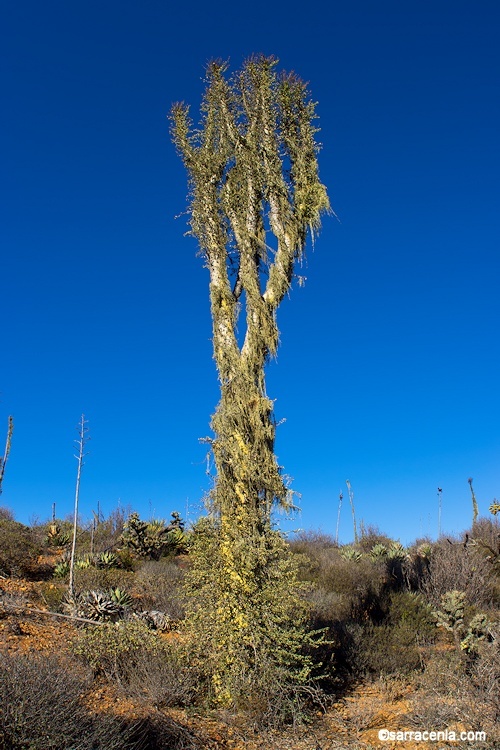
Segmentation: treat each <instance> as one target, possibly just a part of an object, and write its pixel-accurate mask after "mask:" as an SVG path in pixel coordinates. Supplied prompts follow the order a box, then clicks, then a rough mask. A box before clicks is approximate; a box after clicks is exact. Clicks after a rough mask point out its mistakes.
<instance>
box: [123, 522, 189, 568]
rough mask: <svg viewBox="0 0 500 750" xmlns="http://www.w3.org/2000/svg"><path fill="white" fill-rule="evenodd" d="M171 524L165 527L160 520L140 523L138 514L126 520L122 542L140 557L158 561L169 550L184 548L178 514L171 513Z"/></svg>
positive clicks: (184, 542)
mask: <svg viewBox="0 0 500 750" xmlns="http://www.w3.org/2000/svg"><path fill="white" fill-rule="evenodd" d="M172 518H173V521H172V523H170V524H168V525H166V524H165V521H164V520H162V519H154V520H152V521H150V522H149V523H146V522H145V521H141V519H140V518H139V514H138V513H132V514H131V515H130V517H129V518H128V520H127V522H126V524H125V527H124V530H123V534H122V540H123V543H124V544H125V546H126V547H128V548H129V549H130V550H132V551H133V552H135V553H136V554H137V555H140V556H141V557H150V558H152V559H153V560H158V559H159V558H160V557H161V556H162V555H164V554H166V553H167V552H169V551H170V550H174V551H181V550H183V549H184V548H185V546H186V538H185V535H184V532H183V530H182V529H183V526H184V524H183V522H182V521H181V519H180V516H179V514H178V513H172Z"/></svg>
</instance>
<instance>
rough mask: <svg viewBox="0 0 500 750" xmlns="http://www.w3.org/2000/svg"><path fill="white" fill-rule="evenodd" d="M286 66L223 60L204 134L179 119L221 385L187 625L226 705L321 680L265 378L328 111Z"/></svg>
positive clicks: (316, 207) (210, 82)
mask: <svg viewBox="0 0 500 750" xmlns="http://www.w3.org/2000/svg"><path fill="white" fill-rule="evenodd" d="M276 65H277V60H275V59H274V58H266V57H263V56H260V57H254V58H251V59H249V60H247V61H246V62H245V64H244V65H243V68H242V69H241V70H240V71H239V72H237V73H235V74H234V75H233V76H231V77H227V76H226V72H227V66H226V65H225V64H224V63H220V62H214V63H212V64H210V65H209V67H208V71H207V87H206V91H205V95H204V98H203V102H202V106H201V113H202V117H201V123H200V125H199V127H198V128H195V127H193V124H192V122H191V120H190V117H189V107H187V106H186V105H184V104H177V105H175V106H174V107H173V109H172V114H171V120H172V137H173V141H174V143H175V145H176V147H177V149H178V151H179V153H180V155H181V157H182V159H183V161H184V164H185V166H186V169H187V171H188V175H189V184H190V206H189V209H190V215H191V222H190V224H191V233H192V234H193V235H194V236H195V237H196V238H197V239H198V242H199V246H200V253H201V255H202V256H203V258H204V260H205V264H206V267H207V268H208V270H209V273H210V290H209V291H210V303H211V314H212V330H213V350H214V359H215V363H216V366H217V370H218V375H219V381H220V385H221V399H220V402H219V405H218V407H217V410H216V412H215V414H214V415H213V417H212V423H211V426H212V429H213V431H214V437H213V438H208V439H207V440H208V442H209V443H210V444H211V447H212V451H213V455H214V459H215V465H216V469H217V476H216V480H215V486H214V488H213V491H212V493H211V495H210V498H209V502H208V505H209V511H210V521H208V522H207V526H206V527H204V529H203V532H202V533H201V532H200V533H198V535H197V536H196V538H195V541H194V542H193V543H192V546H191V558H192V560H193V568H192V571H191V573H190V575H189V576H188V593H189V596H190V601H191V609H190V611H189V613H188V618H187V622H188V629H190V630H191V632H192V634H193V640H194V641H196V642H198V643H199V644H201V652H200V659H202V660H203V663H204V665H205V667H206V674H207V676H208V679H209V684H210V690H211V691H212V693H213V696H214V698H215V700H216V702H217V703H219V704H223V705H233V704H236V703H238V701H239V699H240V697H243V696H244V695H245V694H246V695H247V696H248V695H249V694H251V693H252V692H254V691H255V690H256V691H257V692H258V693H259V695H261V696H262V695H263V694H264V693H265V692H266V691H265V690H264V688H263V684H262V680H263V679H264V678H263V675H264V674H266V675H267V677H266V679H265V680H264V681H265V682H266V684H272V683H273V681H274V683H276V684H279V685H281V686H283V685H284V684H285V683H287V684H288V685H289V688H290V689H295V687H296V686H297V685H300V684H305V682H306V681H307V678H308V675H309V671H310V665H309V663H308V660H307V659H306V658H305V657H302V656H301V655H300V653H299V652H300V649H301V646H302V644H303V642H304V641H307V639H308V637H307V636H306V634H305V621H306V615H305V611H304V608H303V605H302V603H301V598H300V589H299V584H298V583H297V571H296V569H295V566H294V564H293V561H292V558H291V557H290V553H289V551H288V548H287V546H286V544H285V543H284V541H283V539H282V538H281V537H280V535H279V534H278V533H277V532H276V531H274V530H273V529H272V525H271V510H272V508H273V506H274V505H278V506H281V507H282V508H285V509H290V508H291V507H292V494H291V491H290V489H289V487H288V484H287V482H286V479H285V478H284V476H283V474H282V470H281V467H280V466H279V464H278V462H277V460H276V456H275V452H274V442H275V429H276V424H275V420H274V417H273V402H272V400H271V399H270V398H269V397H268V396H267V393H266V388H265V378H264V368H265V365H266V363H267V362H268V360H269V358H270V357H272V356H274V355H275V354H276V351H277V347H278V340H279V332H278V326H277V321H276V313H277V309H278V307H279V305H280V303H281V302H282V300H283V298H284V296H285V295H286V294H287V293H288V292H289V290H290V287H291V284H292V280H293V275H294V265H295V262H296V261H297V260H299V259H300V258H301V257H302V255H303V252H304V247H305V242H306V237H307V233H308V232H311V233H314V232H315V231H316V230H317V229H318V228H319V226H320V219H321V215H322V213H324V212H325V211H328V209H329V203H328V197H327V194H326V189H325V187H324V185H323V184H322V183H321V182H320V180H319V177H318V164H317V152H318V150H319V147H318V144H317V143H316V141H315V134H316V132H317V128H316V127H315V124H314V123H315V118H316V115H315V104H314V103H313V102H312V100H311V98H310V96H309V92H308V91H307V87H306V85H305V84H304V83H303V82H302V81H301V80H300V79H299V78H297V76H295V74H292V73H281V74H278V73H277V71H276ZM243 319H244V321H245V325H243ZM278 672H280V675H281V676H280V677H278ZM270 674H274V677H269V675H270ZM259 685H260V687H257V686H259ZM284 692H285V693H286V692H287V691H286V690H284Z"/></svg>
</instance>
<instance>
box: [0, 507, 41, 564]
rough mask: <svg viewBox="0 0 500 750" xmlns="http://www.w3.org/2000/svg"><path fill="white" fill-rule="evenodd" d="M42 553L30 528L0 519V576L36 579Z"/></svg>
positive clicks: (6, 519)
mask: <svg viewBox="0 0 500 750" xmlns="http://www.w3.org/2000/svg"><path fill="white" fill-rule="evenodd" d="M41 551H42V547H41V545H39V544H38V542H37V540H36V537H35V535H34V534H33V532H32V530H31V529H30V528H29V527H28V526H24V525H23V524H22V523H18V522H17V521H12V520H10V519H8V518H4V519H0V575H4V576H13V577H17V576H22V577H24V578H34V577H36V574H37V565H38V563H37V560H38V556H39V555H40V553H41Z"/></svg>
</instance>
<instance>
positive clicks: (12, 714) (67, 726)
mask: <svg viewBox="0 0 500 750" xmlns="http://www.w3.org/2000/svg"><path fill="white" fill-rule="evenodd" d="M91 683H92V680H91V675H90V673H89V672H88V671H85V670H82V669H79V670H78V669H75V666H74V665H68V664H67V663H64V662H62V661H60V660H59V659H57V658H55V657H53V656H47V655H44V656H43V657H42V656H34V655H19V654H16V655H7V654H0V750H69V748H78V750H139V748H140V747H141V744H140V743H139V742H138V741H137V740H136V739H134V735H135V736H136V737H137V731H136V730H137V729H138V727H137V726H129V727H127V726H126V725H125V724H124V723H123V722H122V721H120V720H118V719H116V718H113V717H109V716H106V715H104V714H99V715H95V716H92V715H91V714H90V713H89V712H88V710H87V709H86V708H85V706H84V704H83V702H82V697H83V696H84V694H85V693H86V692H87V691H88V690H89V688H90V686H91Z"/></svg>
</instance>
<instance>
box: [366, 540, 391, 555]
mask: <svg viewBox="0 0 500 750" xmlns="http://www.w3.org/2000/svg"><path fill="white" fill-rule="evenodd" d="M387 553H388V549H387V547H386V546H385V544H381V543H380V542H378V543H377V544H374V545H373V547H372V548H371V550H370V556H371V557H373V558H375V559H378V558H380V557H386V556H387Z"/></svg>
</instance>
